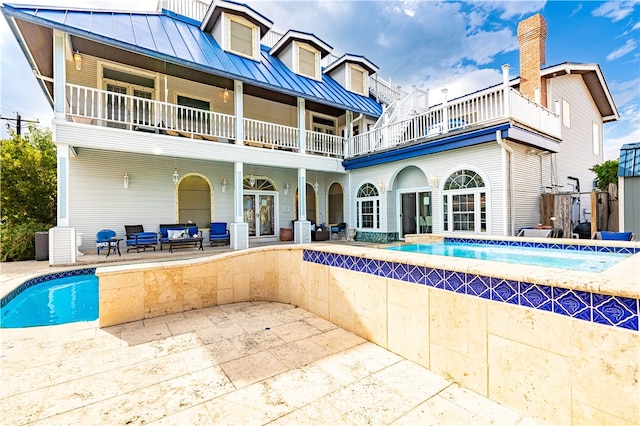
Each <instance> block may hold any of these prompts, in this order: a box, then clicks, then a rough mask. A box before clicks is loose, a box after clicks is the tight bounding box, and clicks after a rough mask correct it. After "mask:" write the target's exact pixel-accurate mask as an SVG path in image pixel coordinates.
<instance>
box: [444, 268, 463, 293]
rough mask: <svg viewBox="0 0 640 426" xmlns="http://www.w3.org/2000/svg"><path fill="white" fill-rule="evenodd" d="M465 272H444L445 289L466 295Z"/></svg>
mask: <svg viewBox="0 0 640 426" xmlns="http://www.w3.org/2000/svg"><path fill="white" fill-rule="evenodd" d="M464 284H465V274H464V272H456V271H444V289H445V290H449V291H455V292H456V293H462V294H464V292H465V288H464Z"/></svg>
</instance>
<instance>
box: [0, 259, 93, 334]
mask: <svg viewBox="0 0 640 426" xmlns="http://www.w3.org/2000/svg"><path fill="white" fill-rule="evenodd" d="M94 272H95V270H90V272H88V271H87V270H81V271H68V272H65V273H60V274H50V275H45V276H42V277H37V278H34V279H32V280H29V281H27V282H25V283H24V284H23V285H21V286H20V287H18V289H16V290H14V291H13V292H11V293H10V294H9V295H7V296H6V297H4V298H2V307H1V308H0V328H22V327H37V326H44V325H55V324H66V323H70V322H77V321H93V320H96V319H97V318H98V277H97V276H96V275H95V274H94Z"/></svg>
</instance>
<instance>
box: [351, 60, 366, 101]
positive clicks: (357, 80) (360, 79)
mask: <svg viewBox="0 0 640 426" xmlns="http://www.w3.org/2000/svg"><path fill="white" fill-rule="evenodd" d="M349 73H350V74H351V76H350V79H349V83H350V87H349V90H351V91H352V92H356V93H359V94H361V95H364V94H366V93H367V88H366V87H365V70H364V69H362V68H360V67H359V66H356V65H350V66H349Z"/></svg>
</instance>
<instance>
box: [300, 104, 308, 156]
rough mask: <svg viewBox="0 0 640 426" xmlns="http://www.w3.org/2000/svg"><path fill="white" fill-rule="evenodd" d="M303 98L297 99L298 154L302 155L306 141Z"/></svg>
mask: <svg viewBox="0 0 640 426" xmlns="http://www.w3.org/2000/svg"><path fill="white" fill-rule="evenodd" d="M304 111H305V103H304V98H298V152H300V153H301V154H304V152H305V145H306V141H307V132H306V129H305V126H306V123H305V119H304V118H305V114H304Z"/></svg>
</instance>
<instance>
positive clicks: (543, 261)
mask: <svg viewBox="0 0 640 426" xmlns="http://www.w3.org/2000/svg"><path fill="white" fill-rule="evenodd" d="M389 250H399V251H406V252H412V253H425V254H434V255H438V256H453V257H462V258H465V259H481V260H493V261H496V262H506V263H515V264H518V265H534V266H546V267H549V268H560V269H571V270H574V271H584V272H602V271H604V270H606V269H609V268H610V267H611V266H613V265H615V264H617V263H618V262H620V261H621V260H623V259H626V258H627V257H629V256H631V255H630V254H624V253H603V252H597V253H596V252H591V251H582V250H558V249H546V248H537V247H515V246H489V245H485V244H465V243H459V242H448V241H445V242H438V243H431V244H409V245H404V246H395V247H389Z"/></svg>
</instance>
